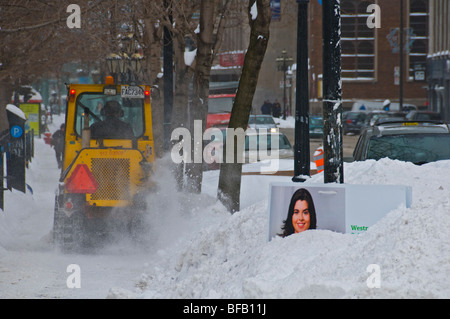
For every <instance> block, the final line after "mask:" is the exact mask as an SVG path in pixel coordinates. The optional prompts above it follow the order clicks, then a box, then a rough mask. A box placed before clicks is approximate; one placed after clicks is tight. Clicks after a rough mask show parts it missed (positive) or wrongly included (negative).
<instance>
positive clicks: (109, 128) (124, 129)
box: [91, 101, 134, 139]
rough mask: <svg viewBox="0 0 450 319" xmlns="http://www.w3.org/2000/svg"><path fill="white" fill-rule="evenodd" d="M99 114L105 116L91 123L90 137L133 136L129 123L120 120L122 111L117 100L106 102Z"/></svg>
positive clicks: (116, 137) (113, 137)
mask: <svg viewBox="0 0 450 319" xmlns="http://www.w3.org/2000/svg"><path fill="white" fill-rule="evenodd" d="M100 114H101V115H103V116H105V119H104V120H103V121H101V122H96V123H94V124H92V125H91V138H94V139H97V138H111V139H120V138H126V139H127V138H133V137H134V133H133V129H132V128H131V126H130V124H128V123H126V122H124V121H122V120H120V118H121V117H123V114H124V113H123V110H122V107H121V106H120V104H119V102H117V101H108V102H106V104H105V106H104V107H103V108H102V109H101V112H100Z"/></svg>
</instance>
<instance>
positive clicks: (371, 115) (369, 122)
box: [361, 111, 405, 130]
mask: <svg viewBox="0 0 450 319" xmlns="http://www.w3.org/2000/svg"><path fill="white" fill-rule="evenodd" d="M384 118H393V119H394V120H396V121H398V120H404V118H405V113H403V112H394V111H372V112H368V113H367V116H366V119H365V120H364V123H363V125H362V126H361V128H362V130H364V129H366V128H368V127H371V126H374V125H375V123H376V122H377V121H379V120H380V119H384Z"/></svg>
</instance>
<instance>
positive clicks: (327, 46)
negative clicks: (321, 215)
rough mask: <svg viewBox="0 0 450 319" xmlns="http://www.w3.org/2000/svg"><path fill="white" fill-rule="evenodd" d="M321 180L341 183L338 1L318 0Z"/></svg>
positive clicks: (341, 146)
mask: <svg viewBox="0 0 450 319" xmlns="http://www.w3.org/2000/svg"><path fill="white" fill-rule="evenodd" d="M322 7H323V8H322V9H323V119H324V137H323V139H324V140H323V145H324V182H325V183H336V182H337V183H341V184H343V183H344V165H343V145H342V88H341V42H340V33H341V8H340V0H328V1H323V2H322Z"/></svg>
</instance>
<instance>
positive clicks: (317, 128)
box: [309, 115, 323, 138]
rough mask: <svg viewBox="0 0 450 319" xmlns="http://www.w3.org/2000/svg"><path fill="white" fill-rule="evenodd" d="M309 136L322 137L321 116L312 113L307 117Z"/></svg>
mask: <svg viewBox="0 0 450 319" xmlns="http://www.w3.org/2000/svg"><path fill="white" fill-rule="evenodd" d="M309 137H311V138H322V137H323V117H322V116H317V115H312V116H310V117H309Z"/></svg>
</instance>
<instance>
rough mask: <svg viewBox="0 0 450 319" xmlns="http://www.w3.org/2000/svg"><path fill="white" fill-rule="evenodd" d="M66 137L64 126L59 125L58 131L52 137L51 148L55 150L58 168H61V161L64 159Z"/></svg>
mask: <svg viewBox="0 0 450 319" xmlns="http://www.w3.org/2000/svg"><path fill="white" fill-rule="evenodd" d="M65 136H66V125H65V124H61V127H60V128H59V130H57V131H56V132H55V133H53V135H52V146H53V147H54V148H55V154H56V162H57V163H58V168H61V167H62V161H63V158H64V140H65Z"/></svg>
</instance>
